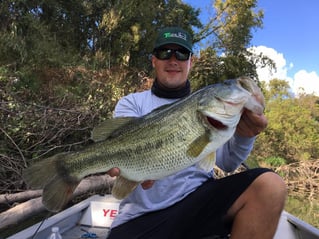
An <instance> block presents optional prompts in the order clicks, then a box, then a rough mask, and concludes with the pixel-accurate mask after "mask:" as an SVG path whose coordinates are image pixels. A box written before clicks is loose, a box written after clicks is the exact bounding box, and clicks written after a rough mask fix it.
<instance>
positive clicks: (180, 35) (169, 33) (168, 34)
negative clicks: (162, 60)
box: [164, 32, 187, 41]
mask: <svg viewBox="0 0 319 239" xmlns="http://www.w3.org/2000/svg"><path fill="white" fill-rule="evenodd" d="M170 37H176V38H181V39H183V40H185V41H186V40H187V36H186V34H184V33H182V32H177V33H174V32H166V33H164V38H170Z"/></svg>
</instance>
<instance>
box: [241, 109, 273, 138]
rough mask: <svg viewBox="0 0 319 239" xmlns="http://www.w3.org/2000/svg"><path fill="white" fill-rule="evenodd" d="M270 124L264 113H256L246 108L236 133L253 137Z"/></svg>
mask: <svg viewBox="0 0 319 239" xmlns="http://www.w3.org/2000/svg"><path fill="white" fill-rule="evenodd" d="M267 124H268V120H267V118H266V116H265V115H264V114H256V113H253V112H252V111H250V110H247V109H244V112H243V114H242V116H241V118H240V121H239V123H238V125H237V129H236V133H237V134H238V135H240V136H243V137H253V136H256V135H258V134H260V133H261V132H262V131H263V130H264V129H265V128H266V127H267Z"/></svg>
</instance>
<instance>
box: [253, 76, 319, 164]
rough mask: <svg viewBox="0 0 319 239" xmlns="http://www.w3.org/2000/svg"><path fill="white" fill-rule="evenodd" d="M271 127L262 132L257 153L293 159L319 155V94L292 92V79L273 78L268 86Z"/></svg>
mask: <svg viewBox="0 0 319 239" xmlns="http://www.w3.org/2000/svg"><path fill="white" fill-rule="evenodd" d="M265 91H266V94H265V95H266V100H267V103H266V111H265V114H266V116H267V118H268V122H269V123H268V127H267V128H266V130H265V131H264V132H263V133H262V134H260V135H259V137H258V139H257V142H256V144H255V149H254V153H253V157H255V158H256V159H257V160H258V161H263V160H264V159H267V158H270V157H280V158H284V159H286V161H287V162H288V163H289V162H295V161H303V160H309V159H313V158H315V159H317V158H318V157H319V147H318V145H319V136H318V135H319V122H318V112H319V111H318V106H317V104H316V101H317V100H318V97H315V96H313V95H304V96H301V97H300V98H294V97H292V96H291V95H290V94H289V86H288V82H287V81H284V80H279V79H273V80H272V81H270V82H269V84H268V88H266V90H265Z"/></svg>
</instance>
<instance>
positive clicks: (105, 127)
mask: <svg viewBox="0 0 319 239" xmlns="http://www.w3.org/2000/svg"><path fill="white" fill-rule="evenodd" d="M133 119H136V117H121V118H114V119H108V120H106V121H104V122H102V123H101V124H99V125H98V126H96V127H95V128H94V129H93V130H92V132H91V139H92V140H93V141H95V142H99V141H102V140H105V139H107V138H108V137H109V136H110V135H112V133H113V132H114V131H115V130H117V129H119V128H120V127H122V126H123V125H126V124H127V123H128V122H130V121H132V120H133Z"/></svg>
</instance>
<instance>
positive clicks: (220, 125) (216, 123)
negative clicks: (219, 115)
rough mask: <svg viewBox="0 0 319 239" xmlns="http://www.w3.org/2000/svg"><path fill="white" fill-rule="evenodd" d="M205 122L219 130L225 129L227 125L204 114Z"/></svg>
mask: <svg viewBox="0 0 319 239" xmlns="http://www.w3.org/2000/svg"><path fill="white" fill-rule="evenodd" d="M206 120H207V122H208V123H209V124H210V125H211V126H212V127H214V128H216V129H219V130H225V129H227V128H228V126H227V125H224V124H223V123H222V122H221V121H219V120H217V119H214V118H212V117H209V116H206Z"/></svg>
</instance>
